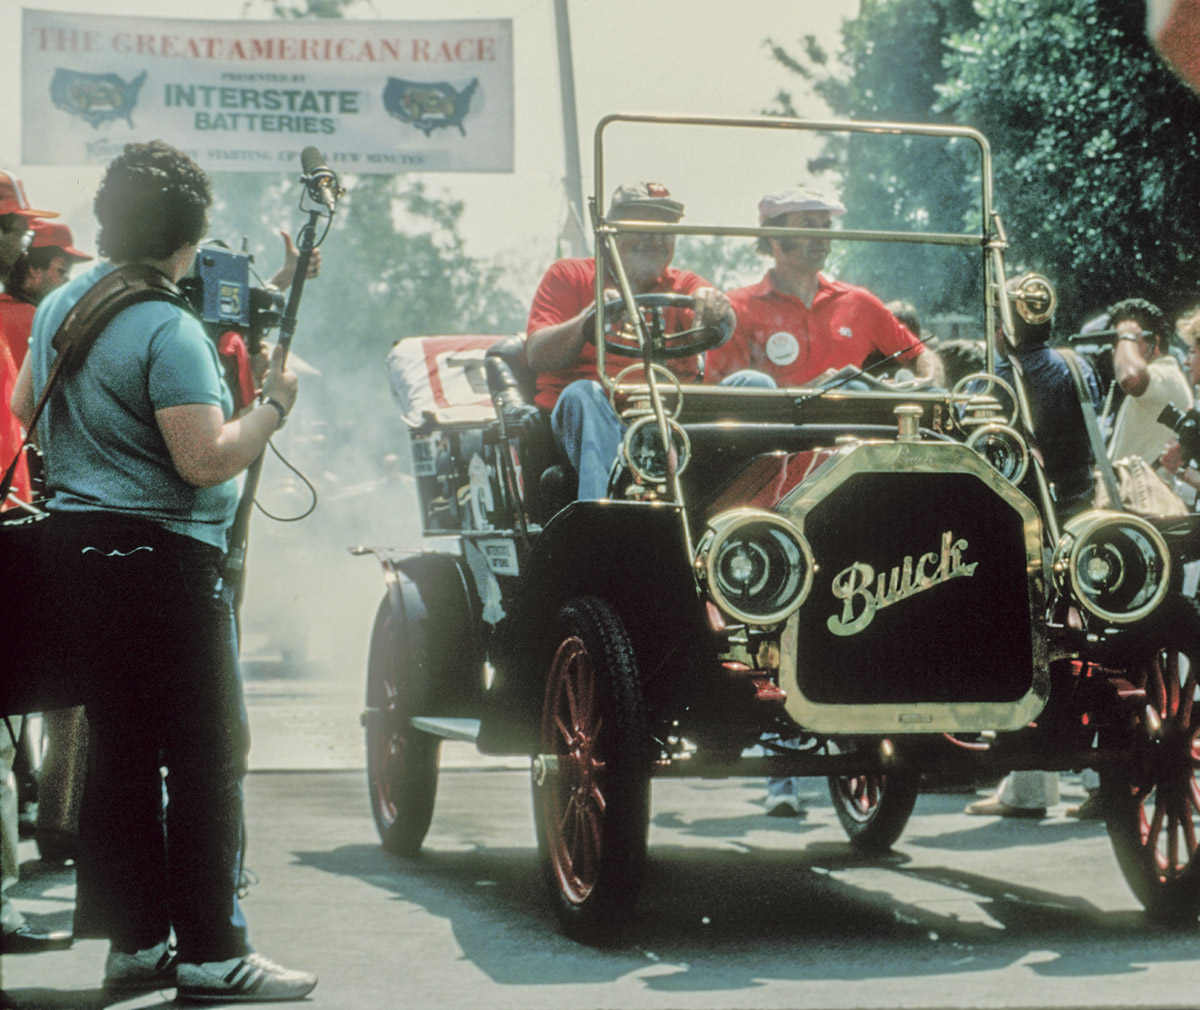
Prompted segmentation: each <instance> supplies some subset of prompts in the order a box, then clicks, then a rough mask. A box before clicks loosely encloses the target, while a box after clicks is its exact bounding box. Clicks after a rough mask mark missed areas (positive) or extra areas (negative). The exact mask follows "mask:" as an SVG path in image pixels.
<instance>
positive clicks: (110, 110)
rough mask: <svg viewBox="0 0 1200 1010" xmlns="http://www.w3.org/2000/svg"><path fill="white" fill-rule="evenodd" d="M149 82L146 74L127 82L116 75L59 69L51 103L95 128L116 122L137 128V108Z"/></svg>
mask: <svg viewBox="0 0 1200 1010" xmlns="http://www.w3.org/2000/svg"><path fill="white" fill-rule="evenodd" d="M145 80H146V72H145V71H142V73H140V74H138V75H137V77H135V78H134V79H133V80H132V81H126V80H125V79H124V78H122V77H118V76H117V75H116V74H82V73H79V72H77V71H75V70H64V69H63V68H62V67H59V68H58V69H57V70H55V71H54V76H53V77H52V78H51V79H50V100H51V101H52V102H54V104H55V105H56V106H57V107H58V108H60V109H62V110H63V111H64V112H69V113H70V114H71V115H72V116H77V117H79V118H80V119H82V120H83V121H84V122H85V123H90V124H91V125H92V127H99V126H100V124H101V123H107V122H109V121H110V120H114V119H124V120H125V121H126V122H127V123H128V124H129V125H130V126H133V107H134V106H135V105H137V100H138V92H139V91H141V90H142V84H143V83H145Z"/></svg>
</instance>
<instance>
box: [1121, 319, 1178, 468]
mask: <svg viewBox="0 0 1200 1010" xmlns="http://www.w3.org/2000/svg"><path fill="white" fill-rule="evenodd" d="M1108 312H1109V325H1110V326H1111V327H1112V328H1113V329H1114V330H1115V331H1116V341H1115V344H1114V348H1113V367H1114V369H1115V372H1116V381H1117V382H1118V383H1119V385H1120V387H1121V389H1122V390H1123V391H1124V392H1125V399H1124V400H1123V401H1122V403H1121V407H1120V409H1119V410H1118V411H1117V419H1116V422H1115V423H1114V425H1113V434H1112V439H1111V441H1110V442H1109V445H1108V458H1109V459H1112V460H1118V459H1123V458H1125V457H1126V456H1141V457H1142V459H1144V460H1145V461H1146V462H1147V463H1150V464H1154V463H1155V462H1157V461H1158V458H1159V457H1160V456H1161V455H1162V453H1163V450H1164V449H1166V447H1167V442H1168V440H1169V439H1170V438H1171V429H1170V428H1169V427H1167V426H1166V425H1165V424H1163V422H1162V421H1160V420H1159V415H1160V414H1161V413H1162V409H1163V407H1164V406H1166V405H1167V404H1168V403H1173V404H1174V405H1175V406H1176V407H1177V408H1178V409H1180V410H1187V409H1188V408H1190V407H1191V406H1192V389H1191V384H1190V383H1189V382H1188V380H1187V377H1186V376H1185V375H1184V374H1183V369H1181V368H1180V367H1179V362H1177V361H1176V360H1175V359H1174V358H1173V357H1172V356H1171V354H1170V353H1169V352H1168V351H1167V343H1168V341H1169V340H1170V329H1169V328H1168V325H1167V318H1166V316H1165V315H1164V314H1163V312H1162V310H1161V309H1160V308H1158V306H1156V305H1152V304H1151V303H1150V302H1148V301H1145V300H1144V299H1142V298H1127V299H1125V300H1124V301H1120V302H1117V303H1116V304H1115V305H1113V306H1112V307H1111V308H1110V309H1109V310H1108Z"/></svg>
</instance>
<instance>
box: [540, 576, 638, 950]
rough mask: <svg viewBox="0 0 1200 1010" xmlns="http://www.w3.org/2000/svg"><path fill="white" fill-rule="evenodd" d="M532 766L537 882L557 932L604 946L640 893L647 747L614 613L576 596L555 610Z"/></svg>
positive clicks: (625, 640)
mask: <svg viewBox="0 0 1200 1010" xmlns="http://www.w3.org/2000/svg"><path fill="white" fill-rule="evenodd" d="M540 748H541V753H540V754H539V755H538V757H537V758H536V759H535V760H534V766H533V797H534V820H535V824H536V829H537V839H538V855H539V859H540V861H541V870H542V877H543V879H544V881H545V884H546V888H547V890H548V892H549V894H550V899H551V901H552V902H553V905H554V909H555V913H556V914H557V916H558V920H559V922H560V924H561V926H562V928H563V931H564V932H565V933H566V934H567V935H568V936H570V937H571V938H573V939H575V940H579V941H581V942H584V943H593V944H599V943H605V942H608V941H610V940H612V939H613V938H614V937H615V936H616V935H617V933H618V932H619V931H620V930H621V928H622V927H623V926H624V925H625V923H626V921H627V919H628V917H629V914H630V911H631V909H632V907H633V904H634V902H635V901H636V899H637V895H638V890H639V888H640V886H641V880H642V873H643V869H644V866H645V860H646V838H647V832H648V830H649V813H650V775H649V773H650V750H649V733H648V730H647V727H646V712H645V704H644V701H643V698H642V689H641V682H640V680H639V677H638V670H637V663H636V661H635V658H634V653H633V647H632V645H631V644H630V640H629V636H628V634H627V632H626V631H625V626H624V624H623V623H622V621H621V618H620V616H619V615H618V614H617V612H616V611H615V610H614V609H613V608H612V607H611V606H610V605H609V604H608V603H606V602H605V601H604V600H600V599H597V598H596V597H579V598H576V599H573V600H570V601H568V602H567V603H566V604H565V605H564V606H563V607H562V609H561V610H560V611H559V613H558V619H557V624H556V630H555V635H554V645H553V651H552V655H551V658H550V662H549V668H548V670H547V676H546V691H545V697H544V703H543V708H542V721H541V732H540Z"/></svg>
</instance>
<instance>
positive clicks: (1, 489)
mask: <svg viewBox="0 0 1200 1010" xmlns="http://www.w3.org/2000/svg"><path fill="white" fill-rule="evenodd" d="M148 301H167V302H171V303H173V304H175V305H178V306H179V307H180V308H182V309H185V310H186V311H188V312H191V311H192V305H191V302H189V301H188V300H187V296H186V295H184V293H183V292H182V291H180V290H179V288H178V286H177V285H176V284H175V283H174V282H173V281H172V280H171V278H169V277H168V276H167V275H166V274H164V273H163V272H162V271H161V270H157V269H155V268H154V267H152V266H148V265H146V264H145V263H129V264H127V265H125V266H122V267H117V269H115V270H113V271H112V272H110V273H107V274H105V275H104V276H103V277H101V278H100V279H99V280H98V281H96V283H95V284H93V285H92V286H91V287H90V288H88V289H87V291H85V292H84V293H83V297H82V298H80V299H79V301H77V302H76V303H75V304H74V305H73V306H72V307H71V310H70V311H69V312H68V313H67V314H66V316H65V317H64V318H63V321H62V323H61V324H60V325H59V327H58V330H57V331H56V332H55V334H54V336H53V337H52V338H51V340H50V344H51V346H52V347H53V348H54V350H55V351H56V352H57V353H56V355H55V358H54V364H53V365H51V366H50V374H49V375H47V376H46V385H45V386H43V387H42V394H41V396H39V397H38V400H37V404H36V405H35V406H34V408H33V414H32V415H31V416H30V418H29V426H28V428H27V429H26V433H25V439H24V441H22V442H21V447H20V448H19V449H18V450H17V454H16V455H15V456H14V457H13V461H12V462H11V463H10V464H9V466H8V469H7V470H6V471H5V472H4V478H3V480H0V503H3V502H4V500H5V499H6V498H8V492H9V490H10V489H11V488H12V482H13V478H14V476H15V475H16V472H17V462H18V461H19V460H20V458H21V453H23V452H24V451H25V446H27V445H28V444H29V440H30V439H31V438H32V437H33V431H34V429H35V428H36V427H37V423H38V418H40V417H41V416H42V411H44V410H45V409H46V404H47V403H48V402H49V400H50V394H51V393H52V392H53V390H54V387H55V384H56V383H57V381H58V378H59V376H60V375H64V374H65V375H70V374H72V373H73V372H77V371H79V369H80V367H81V366H82V365H83V362H84V359H85V358H86V357H87V354H88V351H90V350H91V348H92V344H94V343H95V342H96V338H97V337H99V336H100V334H101V332H103V330H104V327H106V326H107V325H108V324H109V323H110V322H111V321H112V319H113V317H115V316H116V315H117V313H119V312H121V311H123V310H125V309H127V308H129V307H130V306H131V305H136V304H137V303H138V302H148Z"/></svg>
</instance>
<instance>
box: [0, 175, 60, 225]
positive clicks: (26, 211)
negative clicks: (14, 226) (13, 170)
mask: <svg viewBox="0 0 1200 1010" xmlns="http://www.w3.org/2000/svg"><path fill="white" fill-rule="evenodd" d="M3 214H20V215H21V217H58V211H56V210H35V209H34V208H33V207H30V206H29V201H28V200H26V199H25V189H24V187H23V186H22V185H21V180H20V179H14V178H13V177H12V176H11V175H9V174H8V173H7V172H0V215H3Z"/></svg>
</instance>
